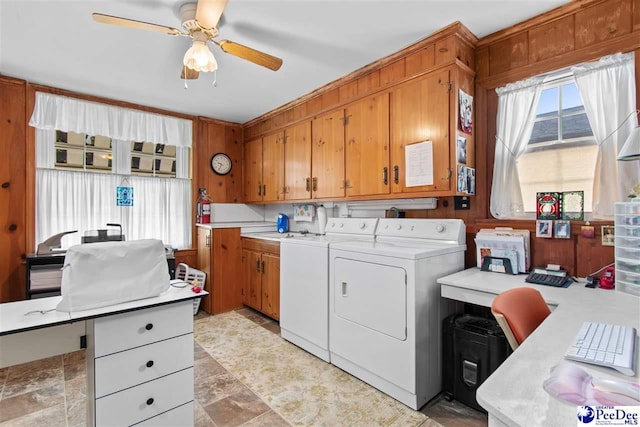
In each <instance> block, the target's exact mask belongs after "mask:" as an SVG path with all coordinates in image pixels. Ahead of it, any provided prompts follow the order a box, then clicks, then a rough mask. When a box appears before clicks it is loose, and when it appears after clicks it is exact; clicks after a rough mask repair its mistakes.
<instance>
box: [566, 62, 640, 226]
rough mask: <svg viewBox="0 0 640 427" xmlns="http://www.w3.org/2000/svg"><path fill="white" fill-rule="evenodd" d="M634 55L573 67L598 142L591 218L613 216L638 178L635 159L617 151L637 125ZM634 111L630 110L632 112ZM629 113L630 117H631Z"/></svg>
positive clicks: (608, 217)
mask: <svg viewBox="0 0 640 427" xmlns="http://www.w3.org/2000/svg"><path fill="white" fill-rule="evenodd" d="M634 68H635V66H634V55H633V52H632V53H628V54H616V55H610V56H607V57H604V58H602V59H601V60H599V61H597V62H594V63H590V64H585V65H581V66H579V67H574V68H573V69H572V71H573V73H574V76H575V79H576V85H577V86H578V89H579V90H580V95H581V96H582V100H583V102H584V109H585V112H586V113H587V117H588V118H589V124H590V125H591V129H592V130H593V136H594V137H595V140H596V142H597V144H598V157H597V159H596V169H595V175H594V177H595V179H594V182H593V218H594V219H609V220H611V219H613V217H614V203H615V202H621V201H624V200H625V199H626V196H627V194H629V192H630V190H631V188H632V187H633V185H634V184H635V183H637V182H638V181H640V167H639V166H638V163H637V162H619V161H617V160H616V157H617V155H618V151H619V150H620V149H621V148H622V145H623V144H624V141H625V140H626V138H627V137H628V136H629V133H631V130H632V129H633V128H634V127H635V126H637V117H636V114H635V113H633V112H634V111H635V108H636V107H635V106H636V96H635V94H636V86H635V71H634ZM632 113H633V114H632ZM630 115H631V117H630Z"/></svg>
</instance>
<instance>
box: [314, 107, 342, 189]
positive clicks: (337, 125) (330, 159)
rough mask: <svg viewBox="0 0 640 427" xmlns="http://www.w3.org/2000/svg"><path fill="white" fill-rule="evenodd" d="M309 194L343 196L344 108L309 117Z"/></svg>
mask: <svg viewBox="0 0 640 427" xmlns="http://www.w3.org/2000/svg"><path fill="white" fill-rule="evenodd" d="M311 134H312V144H311V172H312V173H313V178H312V190H313V192H312V197H313V198H314V199H323V198H328V197H344V110H338V111H334V112H333V113H329V114H325V115H323V116H320V117H317V118H315V119H313V122H312V132H311Z"/></svg>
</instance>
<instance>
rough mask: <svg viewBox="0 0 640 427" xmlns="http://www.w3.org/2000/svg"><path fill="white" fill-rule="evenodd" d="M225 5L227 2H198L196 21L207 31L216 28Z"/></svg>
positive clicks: (210, 0)
mask: <svg viewBox="0 0 640 427" xmlns="http://www.w3.org/2000/svg"><path fill="white" fill-rule="evenodd" d="M226 5H227V0H198V6H197V7H196V21H198V24H200V26H201V27H203V28H205V29H207V30H212V29H214V28H216V27H217V26H218V21H219V20H220V16H222V12H223V11H224V8H225V6H226Z"/></svg>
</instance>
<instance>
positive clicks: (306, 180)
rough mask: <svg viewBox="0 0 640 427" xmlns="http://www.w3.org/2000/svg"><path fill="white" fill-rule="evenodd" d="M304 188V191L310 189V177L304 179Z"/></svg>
mask: <svg viewBox="0 0 640 427" xmlns="http://www.w3.org/2000/svg"><path fill="white" fill-rule="evenodd" d="M305 190H306V191H311V179H310V178H307V179H305Z"/></svg>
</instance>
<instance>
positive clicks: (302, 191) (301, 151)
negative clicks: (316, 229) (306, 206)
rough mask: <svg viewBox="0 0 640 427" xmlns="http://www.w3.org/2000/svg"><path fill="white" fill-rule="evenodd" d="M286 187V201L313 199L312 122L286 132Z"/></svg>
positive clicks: (301, 124)
mask: <svg viewBox="0 0 640 427" xmlns="http://www.w3.org/2000/svg"><path fill="white" fill-rule="evenodd" d="M284 141H285V144H284V186H285V194H284V198H285V199H286V200H304V199H310V198H311V122H303V123H300V124H298V125H296V126H293V127H290V128H288V129H286V130H285V134H284Z"/></svg>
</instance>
